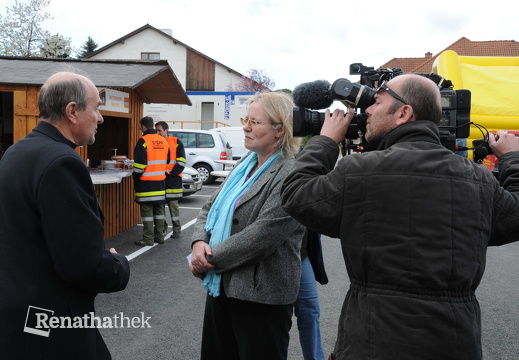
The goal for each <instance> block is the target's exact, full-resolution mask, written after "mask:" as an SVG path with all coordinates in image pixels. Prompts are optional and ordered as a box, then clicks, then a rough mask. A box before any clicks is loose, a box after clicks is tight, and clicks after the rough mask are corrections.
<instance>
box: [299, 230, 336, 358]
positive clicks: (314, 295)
mask: <svg viewBox="0 0 519 360" xmlns="http://www.w3.org/2000/svg"><path fill="white" fill-rule="evenodd" d="M316 281H317V282H318V283H320V284H321V285H325V284H327V283H328V276H327V275H326V271H325V268H324V261H323V253H322V248H321V234H319V233H317V232H315V231H312V230H309V229H306V231H305V235H304V236H303V243H302V245H301V282H300V286H299V294H298V295H297V300H296V302H295V303H294V314H295V316H296V317H297V330H298V332H299V342H300V344H301V350H302V351H303V358H304V359H305V360H323V359H324V351H323V344H322V340H321V325H320V322H319V317H320V315H321V306H320V304H319V293H318V292H317V284H316Z"/></svg>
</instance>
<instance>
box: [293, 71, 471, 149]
mask: <svg viewBox="0 0 519 360" xmlns="http://www.w3.org/2000/svg"><path fill="white" fill-rule="evenodd" d="M402 73H403V72H402V70H401V69H399V68H393V69H386V68H380V69H378V70H375V69H374V68H373V67H367V66H364V65H363V64H361V63H354V64H351V65H350V75H360V81H359V83H352V82H351V81H349V80H347V79H344V78H341V79H337V80H335V81H334V82H333V83H332V84H330V83H329V82H328V81H326V80H317V81H314V82H310V83H304V84H300V85H298V86H297V87H296V88H295V89H294V91H293V94H292V95H293V98H294V102H295V105H296V106H297V107H295V108H294V136H298V137H304V136H308V135H317V134H319V133H320V130H321V127H322V125H323V122H324V113H322V112H318V111H313V110H310V109H314V110H319V109H325V108H328V107H330V106H331V105H332V103H333V101H335V100H338V101H340V102H342V103H343V104H344V105H346V106H349V107H352V108H354V109H355V111H356V113H355V115H354V117H353V120H352V122H351V124H350V126H349V128H348V131H347V133H346V136H345V138H346V139H347V140H348V146H349V147H357V148H358V149H357V150H359V149H362V151H366V150H372V149H373V145H371V144H369V143H367V141H366V140H365V138H364V134H365V130H366V120H367V115H366V109H367V108H368V107H369V106H371V105H372V104H373V103H374V102H375V98H374V97H375V94H376V93H377V90H376V87H375V86H376V84H381V83H382V82H383V81H389V80H391V79H392V78H394V77H395V76H398V75H400V74H402ZM419 75H423V76H426V77H428V78H429V79H431V80H433V81H434V82H435V83H436V84H437V85H438V87H439V88H440V94H441V105H442V118H441V120H440V123H439V131H440V140H441V142H442V144H443V146H445V147H446V148H448V149H450V150H453V151H454V150H455V149H456V139H457V138H458V139H463V138H467V137H469V134H470V100H471V93H470V91H469V90H453V89H452V87H453V85H452V82H451V81H449V80H446V79H444V78H443V77H441V76H439V75H438V74H435V73H431V74H419ZM356 139H360V142H359V144H358V145H352V140H356ZM357 142H358V141H357Z"/></svg>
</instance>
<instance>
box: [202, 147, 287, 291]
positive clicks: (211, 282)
mask: <svg viewBox="0 0 519 360" xmlns="http://www.w3.org/2000/svg"><path fill="white" fill-rule="evenodd" d="M280 155H281V150H278V151H276V152H275V153H274V154H273V155H272V156H271V157H270V158H269V159H268V160H267V161H266V162H265V163H264V164H263V165H262V166H261V167H260V168H259V169H258V170H257V171H256V172H255V173H254V174H253V175H252V176H251V177H250V179H248V180H247V176H248V175H249V173H250V172H251V170H252V169H253V168H254V167H255V166H256V164H257V163H258V155H256V153H252V154H251V155H249V156H248V157H246V158H245V159H244V160H243V162H241V163H240V164H239V165H238V166H236V168H235V169H234V170H233V171H232V172H231V173H230V174H229V178H228V179H227V181H226V182H225V184H224V185H223V188H222V190H221V191H220V193H219V194H218V196H217V197H216V200H215V202H214V203H213V205H212V206H211V209H210V210H209V213H208V214H207V221H206V224H205V230H206V231H207V232H208V233H210V234H211V240H209V246H211V247H213V246H215V245H217V244H219V243H221V242H222V241H224V240H225V239H227V238H228V237H229V236H231V225H232V217H233V213H234V206H235V203H236V201H237V200H238V199H239V198H240V197H241V196H242V195H243V194H244V193H245V191H246V190H247V189H248V188H250V187H251V185H252V184H254V182H255V181H256V180H257V179H258V178H259V177H260V176H261V174H263V173H264V172H265V170H267V169H268V168H269V167H270V165H272V163H274V162H275V161H276V160H277V159H278V158H279V157H280ZM221 278H222V276H221V275H220V274H216V272H215V270H214V269H210V270H209V271H208V272H207V274H206V275H205V278H204V281H203V283H202V285H203V286H204V287H205V288H206V289H207V290H208V291H209V295H211V296H213V297H217V296H218V295H220V282H221Z"/></svg>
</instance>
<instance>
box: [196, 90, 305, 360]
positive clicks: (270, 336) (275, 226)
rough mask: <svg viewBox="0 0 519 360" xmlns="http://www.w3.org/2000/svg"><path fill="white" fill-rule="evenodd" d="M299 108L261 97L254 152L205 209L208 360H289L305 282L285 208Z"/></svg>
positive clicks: (248, 137)
mask: <svg viewBox="0 0 519 360" xmlns="http://www.w3.org/2000/svg"><path fill="white" fill-rule="evenodd" d="M293 107H294V104H293V101H292V99H291V98H290V96H288V95H286V94H283V93H276V92H271V93H260V94H258V95H255V96H254V97H253V98H251V99H250V100H249V105H248V109H247V117H246V118H245V119H242V124H243V131H244V132H245V147H246V148H247V149H249V150H251V153H250V154H249V155H247V156H246V157H245V158H243V160H241V162H240V163H239V164H238V165H237V166H236V167H235V168H234V169H233V170H232V171H231V173H230V174H229V177H227V179H226V180H225V182H224V183H223V184H222V186H220V188H219V189H218V190H217V191H216V192H215V193H214V194H213V195H212V196H211V198H210V199H209V200H208V202H207V203H206V204H205V205H204V206H203V208H202V210H201V211H200V214H199V216H198V218H197V222H196V224H195V229H194V232H193V243H192V248H193V252H192V262H191V271H192V273H193V275H195V276H196V277H199V278H202V279H204V282H203V285H204V286H205V288H206V289H207V290H208V291H209V293H208V295H207V299H206V307H205V314H204V325H203V332H202V354H201V359H202V360H238V359H239V360H252V359H258V360H260V359H261V360H265V359H268V360H284V359H286V358H287V354H288V340H289V333H290V328H291V326H292V314H293V303H294V302H295V301H296V298H297V293H298V290H299V278H300V276H301V260H300V255H299V253H300V250H301V239H302V238H303V231H304V227H303V226H302V225H301V224H300V223H299V222H297V221H295V220H294V219H293V218H291V217H290V216H288V215H287V213H286V212H285V211H284V210H283V209H282V208H281V196H280V188H281V184H282V182H283V180H284V179H285V176H286V174H288V172H289V171H290V169H291V168H292V164H293V163H294V155H295V154H296V153H297V150H298V140H296V139H294V138H293V137H292V113H293Z"/></svg>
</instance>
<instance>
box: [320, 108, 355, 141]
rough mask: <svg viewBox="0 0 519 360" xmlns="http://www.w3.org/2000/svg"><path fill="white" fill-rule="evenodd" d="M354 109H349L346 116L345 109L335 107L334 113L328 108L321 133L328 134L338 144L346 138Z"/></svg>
mask: <svg viewBox="0 0 519 360" xmlns="http://www.w3.org/2000/svg"><path fill="white" fill-rule="evenodd" d="M353 113H354V112H353V111H348V113H347V114H346V116H344V110H339V109H335V110H334V111H333V113H332V114H330V110H329V109H327V110H326V111H325V112H324V123H323V127H322V128H321V135H324V136H328V137H329V138H331V139H332V140H333V141H335V142H336V143H337V144H339V143H340V142H342V141H343V140H344V136H345V135H346V131H348V126H350V123H351V120H352V119H353Z"/></svg>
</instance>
